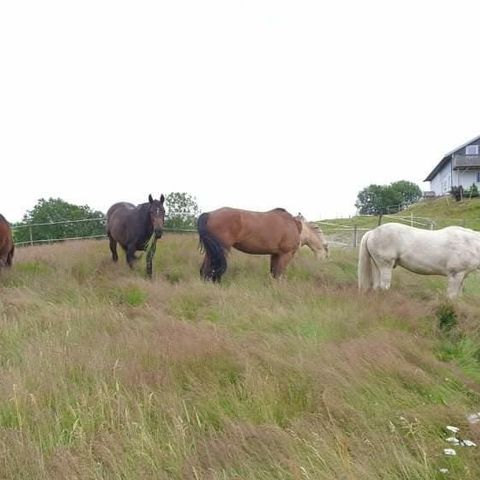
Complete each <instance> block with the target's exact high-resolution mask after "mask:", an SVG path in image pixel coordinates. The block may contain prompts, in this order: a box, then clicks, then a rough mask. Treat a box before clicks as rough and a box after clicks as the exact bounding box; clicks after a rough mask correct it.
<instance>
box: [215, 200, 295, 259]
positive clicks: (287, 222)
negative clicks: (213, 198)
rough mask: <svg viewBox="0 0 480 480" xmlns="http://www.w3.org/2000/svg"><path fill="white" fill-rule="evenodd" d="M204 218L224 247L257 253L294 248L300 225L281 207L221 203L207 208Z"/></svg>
mask: <svg viewBox="0 0 480 480" xmlns="http://www.w3.org/2000/svg"><path fill="white" fill-rule="evenodd" d="M207 222H208V229H209V230H210V231H211V232H212V233H214V234H215V235H217V236H218V237H219V238H220V239H221V240H222V242H223V243H224V244H225V245H226V246H227V247H231V246H233V247H235V248H237V249H238V250H241V251H243V252H246V253H259V254H262V253H264V254H270V253H276V252H277V251H282V250H291V249H294V248H297V247H298V245H299V242H300V232H301V228H302V226H301V223H300V222H299V221H298V220H296V219H295V218H294V217H293V216H292V215H291V214H290V213H288V212H287V211H286V210H284V209H274V210H270V211H267V212H257V211H252V210H243V209H236V208H230V207H223V208H219V209H217V210H213V211H212V212H209V213H208V219H207Z"/></svg>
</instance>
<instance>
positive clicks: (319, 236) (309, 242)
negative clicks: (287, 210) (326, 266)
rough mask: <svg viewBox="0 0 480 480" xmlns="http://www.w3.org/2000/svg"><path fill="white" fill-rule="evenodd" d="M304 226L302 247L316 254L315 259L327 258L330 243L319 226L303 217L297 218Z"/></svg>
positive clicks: (298, 216)
mask: <svg viewBox="0 0 480 480" xmlns="http://www.w3.org/2000/svg"><path fill="white" fill-rule="evenodd" d="M295 218H296V219H297V220H298V221H299V222H300V223H301V224H302V231H301V232H300V246H301V247H303V246H304V245H306V246H307V247H308V248H310V250H311V251H312V252H313V253H314V254H315V258H327V257H328V255H329V252H328V243H327V240H326V239H325V237H324V235H323V232H322V231H321V230H320V227H318V225H315V224H314V223H311V222H307V221H306V220H305V219H304V218H303V216H302V215H297V216H296V217H295Z"/></svg>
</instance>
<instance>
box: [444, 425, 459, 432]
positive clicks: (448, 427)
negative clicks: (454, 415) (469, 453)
mask: <svg viewBox="0 0 480 480" xmlns="http://www.w3.org/2000/svg"><path fill="white" fill-rule="evenodd" d="M446 428H447V430H449V431H450V432H452V433H458V432H459V431H460V429H459V428H458V427H452V426H451V425H447V427H446Z"/></svg>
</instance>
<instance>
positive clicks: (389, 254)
mask: <svg viewBox="0 0 480 480" xmlns="http://www.w3.org/2000/svg"><path fill="white" fill-rule="evenodd" d="M397 265H400V266H401V267H403V268H406V269H407V270H410V271H411V272H414V273H419V274H421V275H443V276H446V277H448V289H447V295H448V297H450V298H453V297H456V296H457V295H458V294H459V293H460V292H461V289H462V285H463V281H464V279H465V277H466V276H467V275H468V274H469V273H470V272H473V271H474V270H477V269H478V268H480V233H478V232H474V231H473V230H470V229H467V228H462V227H446V228H442V229H441V230H435V231H431V230H422V229H419V228H414V227H408V226H406V225H401V224H399V223H386V224H384V225H381V226H380V227H377V228H375V229H374V230H370V231H369V232H367V233H366V234H365V235H364V236H363V238H362V241H361V243H360V254H359V259H358V286H359V288H360V289H361V290H368V289H374V290H376V289H383V290H387V289H388V288H390V283H391V280H392V270H393V268H395V267H396V266H397Z"/></svg>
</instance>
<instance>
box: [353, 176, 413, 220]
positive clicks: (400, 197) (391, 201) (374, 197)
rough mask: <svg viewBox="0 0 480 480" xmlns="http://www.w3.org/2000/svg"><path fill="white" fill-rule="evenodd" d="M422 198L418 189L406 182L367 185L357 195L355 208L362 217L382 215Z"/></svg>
mask: <svg viewBox="0 0 480 480" xmlns="http://www.w3.org/2000/svg"><path fill="white" fill-rule="evenodd" d="M421 196H422V191H421V190H420V187H419V186H418V185H416V184H415V183H412V182H408V181H406V180H400V181H398V182H393V183H391V184H390V185H375V184H372V185H369V186H368V187H365V188H364V189H363V190H361V191H360V192H359V193H358V196H357V201H356V202H355V206H356V207H357V208H358V210H359V213H360V214H362V215H383V214H385V213H392V212H395V211H399V210H401V209H402V208H404V207H406V206H407V205H411V204H412V203H415V202H416V201H418V200H419V199H420V198H421Z"/></svg>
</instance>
